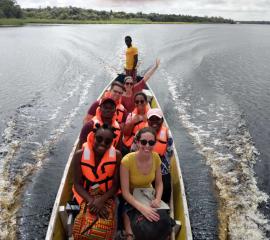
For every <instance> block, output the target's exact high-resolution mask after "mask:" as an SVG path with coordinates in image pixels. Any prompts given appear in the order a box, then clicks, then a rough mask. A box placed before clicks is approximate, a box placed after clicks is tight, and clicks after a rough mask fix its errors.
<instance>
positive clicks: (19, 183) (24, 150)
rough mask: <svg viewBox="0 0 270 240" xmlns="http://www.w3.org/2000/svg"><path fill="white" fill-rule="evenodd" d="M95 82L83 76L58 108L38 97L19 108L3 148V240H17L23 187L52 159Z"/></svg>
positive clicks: (0, 164)
mask: <svg viewBox="0 0 270 240" xmlns="http://www.w3.org/2000/svg"><path fill="white" fill-rule="evenodd" d="M94 79H95V76H92V78H91V79H90V80H89V79H84V77H83V76H81V79H80V80H79V81H78V82H77V84H78V85H79V86H80V87H79V88H72V89H71V90H70V91H69V92H67V94H66V97H65V98H63V99H62V102H61V101H60V102H58V107H57V108H56V109H51V110H48V109H47V108H46V106H44V105H43V106H42V104H40V102H39V100H40V98H39V97H37V98H35V99H34V100H32V101H31V102H30V103H28V104H24V105H22V106H20V107H18V109H17V111H16V114H15V115H14V116H13V117H12V118H11V119H10V121H9V122H8V123H7V127H6V129H5V130H4V132H3V134H2V143H1V145H0V158H1V160H0V172H1V173H0V194H1V198H0V211H1V215H0V238H1V239H7V237H8V238H11V239H14V238H15V234H16V232H15V229H16V213H17V211H18V210H19V208H20V203H19V200H20V193H21V191H22V188H23V187H24V186H25V183H26V182H27V181H28V180H29V176H30V175H32V174H33V173H34V172H36V171H37V170H38V169H40V168H41V166H42V165H43V163H44V161H46V160H47V159H48V158H49V157H50V153H51V152H52V151H53V149H54V147H55V145H56V143H57V142H58V141H59V140H60V138H61V137H62V136H63V133H64V132H65V130H66V129H67V128H68V127H69V126H70V125H71V124H72V120H73V119H74V118H75V117H76V115H78V114H79V112H80V110H81V107H82V106H83V105H84V104H85V103H86V102H87V100H88V94H89V90H90V88H91V86H92V84H93V82H94ZM74 95H78V96H79V98H78V102H77V104H76V106H75V107H74V108H72V109H69V111H68V112H67V113H64V114H63V112H62V111H61V110H62V106H63V105H65V104H70V103H69V102H70V101H71V98H72V97H73V96H74ZM48 111H51V113H48ZM37 113H38V114H37ZM41 116H44V119H41ZM63 116H64V117H63ZM56 119H60V121H57V124H56V125H54V128H53V130H50V129H49V125H50V124H52V123H54V122H55V120H56Z"/></svg>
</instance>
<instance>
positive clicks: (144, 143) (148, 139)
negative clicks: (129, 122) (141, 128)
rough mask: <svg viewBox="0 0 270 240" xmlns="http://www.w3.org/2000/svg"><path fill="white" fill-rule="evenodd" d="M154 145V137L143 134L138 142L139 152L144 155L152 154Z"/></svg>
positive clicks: (149, 134) (149, 133) (150, 134)
mask: <svg viewBox="0 0 270 240" xmlns="http://www.w3.org/2000/svg"><path fill="white" fill-rule="evenodd" d="M155 143H156V139H155V136H154V135H153V134H152V133H151V132H146V133H143V134H142V135H141V138H140V140H139V141H138V148H139V151H140V152H142V153H144V154H149V153H151V152H152V150H153V147H154V146H155Z"/></svg>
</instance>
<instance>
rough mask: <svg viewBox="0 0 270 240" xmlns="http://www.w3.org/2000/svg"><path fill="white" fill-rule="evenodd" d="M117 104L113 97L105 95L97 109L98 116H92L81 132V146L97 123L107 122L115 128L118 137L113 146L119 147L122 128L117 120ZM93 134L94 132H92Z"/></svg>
mask: <svg viewBox="0 0 270 240" xmlns="http://www.w3.org/2000/svg"><path fill="white" fill-rule="evenodd" d="M115 111H116V104H115V102H114V100H113V99H112V98H111V97H104V98H102V99H101V101H100V107H99V108H98V109H97V113H96V116H95V117H93V118H92V120H91V121H90V122H87V123H86V124H85V125H84V126H83V128H82V130H81V133H80V138H79V147H80V148H81V147H82V144H83V143H85V142H86V141H87V136H88V134H89V133H90V132H92V131H93V130H94V129H95V128H96V124H98V125H103V124H104V123H106V124H107V125H109V126H112V127H114V128H115V134H116V137H115V139H114V140H113V146H114V147H118V143H119V140H120V136H121V130H120V126H119V124H118V122H117V121H116V115H115ZM92 135H93V134H92Z"/></svg>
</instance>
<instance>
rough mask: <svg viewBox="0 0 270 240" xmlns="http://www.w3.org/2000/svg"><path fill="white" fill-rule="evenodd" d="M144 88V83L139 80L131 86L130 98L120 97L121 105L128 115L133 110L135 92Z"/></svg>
mask: <svg viewBox="0 0 270 240" xmlns="http://www.w3.org/2000/svg"><path fill="white" fill-rule="evenodd" d="M145 86H146V84H145V81H144V80H141V81H139V82H138V83H136V84H135V85H134V86H133V94H132V95H131V97H126V96H122V104H123V105H124V107H125V109H127V111H128V112H129V113H130V112H132V111H133V110H134V108H135V104H134V95H135V94H136V93H137V92H140V91H142V90H143V89H144V88H145Z"/></svg>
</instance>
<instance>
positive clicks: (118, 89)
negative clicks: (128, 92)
mask: <svg viewBox="0 0 270 240" xmlns="http://www.w3.org/2000/svg"><path fill="white" fill-rule="evenodd" d="M124 90H125V87H124V85H123V84H122V83H121V82H119V81H113V82H112V84H111V87H110V90H109V91H106V92H105V94H104V96H103V97H111V98H112V99H113V100H114V101H115V103H116V115H117V117H116V120H117V122H118V123H119V124H120V125H123V124H124V123H125V121H126V118H127V110H126V109H125V107H124V106H123V104H122V103H121V97H122V94H123V92H124ZM100 102H101V99H100V100H97V101H95V102H94V103H93V104H92V105H91V106H90V108H89V110H88V112H87V115H86V116H85V117H84V120H83V123H84V124H85V123H87V122H89V121H91V119H92V118H93V117H94V116H95V115H96V111H97V109H98V107H99V105H100Z"/></svg>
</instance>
